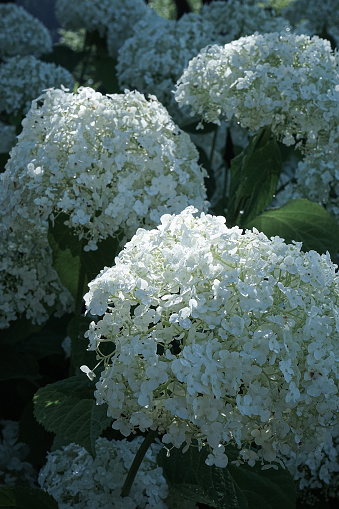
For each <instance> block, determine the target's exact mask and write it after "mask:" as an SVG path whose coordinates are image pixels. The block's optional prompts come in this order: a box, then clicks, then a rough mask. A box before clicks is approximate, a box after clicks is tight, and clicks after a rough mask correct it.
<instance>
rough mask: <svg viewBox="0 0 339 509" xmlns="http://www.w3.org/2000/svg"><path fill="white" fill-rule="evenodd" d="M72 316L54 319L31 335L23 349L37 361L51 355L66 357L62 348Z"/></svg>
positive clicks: (23, 344)
mask: <svg viewBox="0 0 339 509" xmlns="http://www.w3.org/2000/svg"><path fill="white" fill-rule="evenodd" d="M69 319H70V315H64V316H63V317H62V319H61V320H60V318H55V317H52V318H50V319H49V320H48V321H47V322H46V324H45V325H44V326H43V328H42V329H41V330H39V331H37V332H36V333H34V334H31V335H30V336H29V337H28V338H27V339H26V340H25V341H24V342H23V343H22V344H21V348H22V350H23V351H25V352H26V353H29V354H30V355H32V356H33V357H34V358H35V359H43V358H44V357H48V356H50V355H63V356H64V355H65V352H64V350H63V348H62V346H61V343H62V341H63V340H64V338H65V337H66V335H67V328H66V326H67V322H68V321H69Z"/></svg>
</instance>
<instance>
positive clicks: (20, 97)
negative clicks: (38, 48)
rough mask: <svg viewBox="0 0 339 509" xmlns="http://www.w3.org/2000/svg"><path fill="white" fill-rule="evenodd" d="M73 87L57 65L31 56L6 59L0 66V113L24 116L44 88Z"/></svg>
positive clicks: (67, 73)
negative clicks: (21, 114) (20, 113)
mask: <svg viewBox="0 0 339 509" xmlns="http://www.w3.org/2000/svg"><path fill="white" fill-rule="evenodd" d="M74 84H75V82H74V78H73V77H72V75H71V73H70V72H69V71H67V69H65V68H63V67H61V66H60V65H56V64H54V63H49V62H42V61H41V60H37V59H36V58H35V57H33V56H24V57H21V56H18V57H12V58H8V59H7V60H6V61H5V62H3V63H2V64H0V112H5V113H7V114H9V115H10V114H12V113H14V114H17V113H19V112H23V113H27V111H28V110H29V108H30V106H31V102H32V100H33V99H36V98H37V97H38V96H40V94H41V93H42V91H43V90H45V89H46V88H51V87H58V88H59V87H60V86H61V85H63V86H64V87H69V88H71V89H73V87H74Z"/></svg>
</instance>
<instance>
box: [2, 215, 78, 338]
mask: <svg viewBox="0 0 339 509" xmlns="http://www.w3.org/2000/svg"><path fill="white" fill-rule="evenodd" d="M2 219H3V218H2V217H1V220H2ZM52 264H53V260H52V252H51V249H50V247H49V244H48V240H47V231H46V227H44V226H42V225H41V226H35V227H33V226H32V225H29V227H28V228H27V229H26V232H19V233H18V232H15V231H14V230H13V231H11V229H9V228H8V227H6V226H5V224H4V222H3V221H2V222H1V224H0V293H1V299H0V329H5V328H7V327H9V326H10V322H12V321H14V320H16V319H18V318H19V317H20V316H25V318H27V319H28V320H30V321H31V322H32V323H37V324H42V323H43V322H45V321H46V320H47V319H48V317H49V316H50V314H52V312H54V313H55V315H56V316H61V315H63V314H64V313H65V312H70V311H72V308H73V299H72V297H71V295H70V293H69V292H68V290H66V288H65V287H64V286H63V285H62V284H61V282H60V279H59V277H58V274H57V273H56V271H55V270H54V269H53V267H52Z"/></svg>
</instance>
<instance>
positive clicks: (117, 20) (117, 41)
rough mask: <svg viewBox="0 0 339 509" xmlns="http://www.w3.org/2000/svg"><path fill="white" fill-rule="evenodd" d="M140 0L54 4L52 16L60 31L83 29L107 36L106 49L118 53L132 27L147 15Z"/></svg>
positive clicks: (59, 1) (78, 0)
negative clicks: (108, 43) (60, 26)
mask: <svg viewBox="0 0 339 509" xmlns="http://www.w3.org/2000/svg"><path fill="white" fill-rule="evenodd" d="M150 10H151V9H149V8H148V7H147V5H146V3H145V2H144V1H143V0H73V1H72V2H69V1H68V0H57V2H56V15H57V18H58V20H59V22H60V23H61V25H62V27H64V28H69V29H72V30H76V29H78V28H85V29H86V30H88V31H89V32H94V31H96V30H97V31H98V32H99V34H100V36H101V37H104V36H106V35H108V37H109V40H110V48H111V49H112V48H113V46H114V47H115V48H116V49H118V48H119V47H120V46H121V44H122V43H123V41H125V40H126V39H127V38H128V37H130V36H131V35H132V33H133V28H134V25H135V23H137V22H138V21H139V20H140V18H142V17H143V16H145V15H147V13H148V11H150Z"/></svg>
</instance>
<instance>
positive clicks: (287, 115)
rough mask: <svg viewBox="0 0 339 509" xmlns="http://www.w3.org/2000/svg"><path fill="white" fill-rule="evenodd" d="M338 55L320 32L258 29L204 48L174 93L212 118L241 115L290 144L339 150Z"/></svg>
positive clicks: (250, 124)
mask: <svg viewBox="0 0 339 509" xmlns="http://www.w3.org/2000/svg"><path fill="white" fill-rule="evenodd" d="M338 62H339V55H338V53H335V52H333V51H332V50H331V45H330V43H329V41H327V40H323V39H320V38H319V37H316V36H314V37H312V38H310V37H308V36H305V35H293V34H291V35H286V36H282V35H280V34H278V33H270V34H262V35H261V34H254V35H252V36H249V37H242V38H240V39H238V40H237V41H233V42H231V43H230V44H226V45H225V46H218V45H214V46H211V47H209V48H206V49H204V50H203V51H202V52H201V53H200V54H199V55H198V56H197V57H195V58H193V59H192V60H191V61H190V63H189V66H188V68H187V69H186V70H185V71H184V73H183V75H182V76H181V78H180V79H179V81H178V84H177V89H176V93H175V97H176V100H177V101H178V102H179V104H181V105H188V104H189V105H190V106H191V107H192V112H193V113H198V114H199V115H201V117H202V118H203V119H205V120H207V121H209V122H215V123H219V122H220V118H221V117H224V118H225V119H226V120H230V119H232V118H234V119H236V120H237V121H238V122H239V123H240V125H241V126H243V127H247V128H249V129H250V130H251V131H257V130H259V129H260V128H261V127H264V126H267V127H270V128H271V130H272V132H273V134H275V135H276V136H277V137H278V138H279V139H281V141H282V142H283V143H284V144H285V145H294V144H296V146H297V147H299V148H300V149H302V150H312V149H314V147H316V146H318V145H321V146H323V147H325V146H327V150H335V147H336V146H337V141H336V139H337V138H338V126H337V119H338V103H339V82H338V76H339V74H338Z"/></svg>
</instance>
